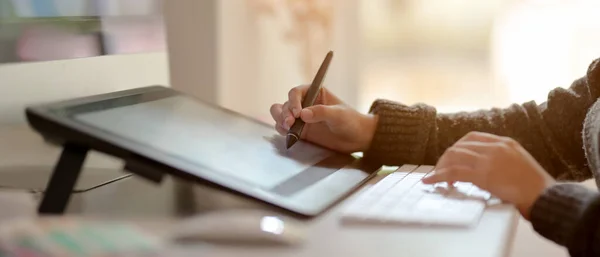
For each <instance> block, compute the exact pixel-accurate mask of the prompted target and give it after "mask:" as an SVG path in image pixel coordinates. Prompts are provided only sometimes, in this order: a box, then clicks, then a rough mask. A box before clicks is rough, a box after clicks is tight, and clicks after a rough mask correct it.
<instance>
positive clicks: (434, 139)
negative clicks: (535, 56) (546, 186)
mask: <svg viewBox="0 0 600 257" xmlns="http://www.w3.org/2000/svg"><path fill="white" fill-rule="evenodd" d="M597 63H598V61H595V62H593V63H592V65H590V69H589V70H588V72H587V74H586V76H585V77H583V78H581V79H579V80H576V81H574V82H573V84H572V85H571V86H570V87H569V89H564V88H557V89H555V90H553V91H551V92H550V93H549V94H548V100H547V101H546V102H544V103H542V104H540V105H536V104H535V103H534V102H529V103H525V104H522V105H517V104H513V105H511V106H510V107H508V108H494V109H490V110H481V111H476V112H462V113H453V114H438V113H437V112H436V110H435V108H433V107H431V106H428V105H424V104H418V105H412V106H407V105H403V104H400V103H396V102H393V101H387V100H377V101H375V102H374V103H373V105H372V107H371V110H370V113H372V114H374V115H377V116H378V119H379V122H378V124H377V128H376V130H375V133H374V136H373V140H372V143H371V144H370V147H369V148H368V150H367V151H365V158H366V159H368V160H371V161H374V162H378V163H380V164H383V165H401V164H407V163H409V164H435V163H436V162H437V159H438V158H439V157H440V156H441V155H442V154H443V152H444V151H445V150H446V149H447V148H448V147H450V146H452V145H453V144H454V143H455V142H456V141H457V140H459V139H460V138H461V137H463V136H464V135H466V134H467V133H469V132H471V131H479V132H487V133H491V134H495V135H500V136H506V137H511V138H513V139H515V140H517V141H518V142H519V143H520V144H521V145H522V146H523V147H524V148H525V149H526V150H527V151H528V152H529V153H530V154H531V155H532V156H533V157H534V158H535V159H536V160H537V161H538V162H539V163H540V164H541V165H542V167H544V169H546V171H548V173H550V174H551V175H552V176H553V177H554V178H556V179H558V180H584V179H587V178H590V177H591V172H590V171H589V168H588V167H587V162H586V158H585V153H584V150H583V143H582V138H581V132H582V129H583V122H584V119H585V116H586V113H587V111H588V110H589V108H590V106H591V105H592V104H593V103H594V102H595V101H596V99H598V97H599V96H600V68H598V67H596V66H597V65H596V64H597Z"/></svg>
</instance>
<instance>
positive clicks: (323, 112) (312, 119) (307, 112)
mask: <svg viewBox="0 0 600 257" xmlns="http://www.w3.org/2000/svg"><path fill="white" fill-rule="evenodd" d="M338 116H339V108H338V107H336V106H331V105H329V106H328V105H314V106H310V107H307V108H304V109H302V111H301V112H300V118H302V120H303V121H304V122H306V123H317V122H331V121H334V120H335V119H336V118H337V117H338Z"/></svg>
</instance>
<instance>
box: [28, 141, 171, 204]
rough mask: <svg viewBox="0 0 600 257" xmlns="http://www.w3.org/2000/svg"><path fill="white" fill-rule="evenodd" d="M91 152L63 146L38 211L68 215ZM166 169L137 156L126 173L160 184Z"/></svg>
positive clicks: (78, 147) (129, 163)
mask: <svg viewBox="0 0 600 257" xmlns="http://www.w3.org/2000/svg"><path fill="white" fill-rule="evenodd" d="M89 150H90V148H89V147H85V146H81V145H78V144H73V143H65V144H63V150H62V153H61V155H60V159H59V160H58V163H57V164H56V166H55V167H54V171H52V176H51V177H50V181H49V182H48V185H47V186H46V191H45V192H44V193H43V197H42V202H41V203H40V206H39V207H38V213H39V214H62V213H64V212H65V210H66V208H67V205H68V203H69V200H70V198H71V195H72V194H73V189H74V188H75V183H77V179H78V178H79V175H80V174H81V170H82V168H83V163H84V161H85V158H86V156H87V153H88V152H89ZM162 168H164V167H163V166H162V165H160V164H158V163H155V162H152V161H148V160H146V159H143V158H138V157H136V156H134V155H130V156H128V157H127V158H126V164H125V167H124V169H125V170H128V171H131V172H133V173H135V174H136V175H139V176H140V177H143V178H146V179H148V180H150V181H152V182H155V183H160V182H161V181H162V180H163V178H164V176H165V173H164V171H163V170H162Z"/></svg>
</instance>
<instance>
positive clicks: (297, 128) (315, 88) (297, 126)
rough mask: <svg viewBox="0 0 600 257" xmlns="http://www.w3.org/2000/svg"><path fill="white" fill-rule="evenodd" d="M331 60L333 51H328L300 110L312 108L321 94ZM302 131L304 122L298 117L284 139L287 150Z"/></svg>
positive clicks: (296, 140)
mask: <svg viewBox="0 0 600 257" xmlns="http://www.w3.org/2000/svg"><path fill="white" fill-rule="evenodd" d="M332 58H333V51H329V53H327V56H325V60H323V63H321V67H320V68H319V71H318V72H317V75H316V76H315V78H314V79H313V82H312V84H311V85H310V87H309V88H308V91H307V92H306V96H304V100H302V108H303V109H304V108H306V107H309V106H313V105H314V104H315V101H316V100H317V96H319V93H320V92H321V85H322V84H323V80H324V79H325V74H327V69H328V68H329V63H331V59H332ZM302 129H304V121H303V120H302V119H301V118H300V117H298V118H296V121H295V122H294V125H292V127H291V128H290V130H289V131H288V133H287V137H286V140H285V141H286V146H287V148H288V149H289V148H290V147H292V146H293V145H294V144H295V143H296V142H298V140H300V135H302Z"/></svg>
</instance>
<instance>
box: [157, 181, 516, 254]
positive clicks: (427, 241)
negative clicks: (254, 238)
mask: <svg viewBox="0 0 600 257" xmlns="http://www.w3.org/2000/svg"><path fill="white" fill-rule="evenodd" d="M380 178H381V176H378V177H376V178H374V179H373V181H371V182H370V183H375V182H376V181H377V180H378V179H380ZM351 198H352V197H350V198H349V199H347V200H346V201H348V200H351ZM343 207H344V202H342V203H341V204H339V205H337V206H336V207H334V208H332V209H331V210H330V211H328V212H326V213H325V214H323V216H320V217H317V218H314V219H311V220H308V221H304V222H305V224H306V226H307V232H308V239H307V241H305V243H304V244H302V245H300V246H297V247H273V246H271V247H269V246H261V247H248V246H245V247H244V246H239V247H234V246H227V247H225V246H223V245H210V244H198V245H195V246H186V247H185V248H179V249H175V250H173V253H172V254H169V256H215V257H229V256H232V257H233V256H247V257H253V256H256V257H268V256H281V257H287V256H290V257H291V256H294V257H296V256H297V257H308V256H311V257H312V256H344V257H353V256H356V257H364V256H390V257H392V256H393V257H397V256H410V257H417V256H431V257H433V256H435V257H465V256H477V257H500V256H508V255H509V254H510V246H511V243H512V239H513V235H514V231H515V228H516V225H517V221H518V215H517V214H518V213H517V212H516V211H515V210H514V208H512V207H511V206H507V205H498V206H494V207H490V208H488V209H487V210H486V211H485V213H484V215H483V217H482V219H481V221H480V223H479V224H478V226H476V227H474V228H472V229H451V228H445V229H444V228H433V227H430V228H426V227H412V228H409V227H401V226H398V227H384V226H346V225H344V224H341V223H340V222H339V219H338V218H339V215H340V210H341V209H343ZM150 227H152V226H150Z"/></svg>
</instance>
